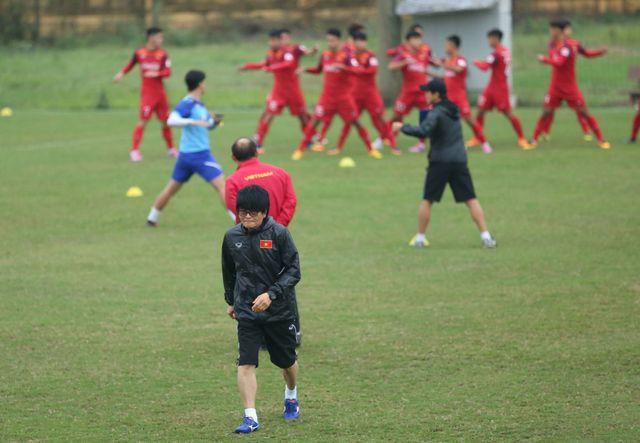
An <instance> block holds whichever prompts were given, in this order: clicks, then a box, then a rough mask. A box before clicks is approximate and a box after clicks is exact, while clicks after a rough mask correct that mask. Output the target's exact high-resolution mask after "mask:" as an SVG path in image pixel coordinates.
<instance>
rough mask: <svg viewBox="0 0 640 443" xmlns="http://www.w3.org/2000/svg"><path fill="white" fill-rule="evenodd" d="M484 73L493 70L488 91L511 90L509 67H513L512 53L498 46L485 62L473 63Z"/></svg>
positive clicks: (477, 61)
mask: <svg viewBox="0 0 640 443" xmlns="http://www.w3.org/2000/svg"><path fill="white" fill-rule="evenodd" d="M473 63H474V64H475V65H476V66H477V67H478V68H479V69H481V70H482V71H488V70H489V69H491V79H490V80H489V84H488V85H487V89H492V90H501V89H503V90H505V91H508V90H509V66H510V65H511V51H509V49H508V48H507V47H505V46H502V45H500V46H498V47H497V48H495V50H494V51H493V52H492V53H491V54H489V55H488V56H487V58H485V59H484V60H476V61H474V62H473Z"/></svg>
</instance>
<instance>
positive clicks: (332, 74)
mask: <svg viewBox="0 0 640 443" xmlns="http://www.w3.org/2000/svg"><path fill="white" fill-rule="evenodd" d="M336 65H337V66H336ZM351 66H352V59H351V58H350V57H349V55H348V54H347V52H346V51H344V50H342V49H339V50H338V51H336V52H333V51H330V50H324V51H322V54H321V55H320V60H319V61H318V65H317V66H315V67H313V68H307V69H306V71H307V72H310V73H312V74H319V73H323V74H324V80H323V83H322V92H321V93H320V101H321V102H332V101H340V100H341V99H342V98H343V97H344V96H345V95H348V94H349V93H350V91H351V77H352V75H351V74H350V73H349V70H348V69H347V68H349V67H351Z"/></svg>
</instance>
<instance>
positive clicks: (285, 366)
mask: <svg viewBox="0 0 640 443" xmlns="http://www.w3.org/2000/svg"><path fill="white" fill-rule="evenodd" d="M268 213H269V193H268V192H267V191H266V190H265V189H263V188H261V187H260V186H256V185H252V186H247V187H246V188H243V189H241V190H240V191H239V192H238V195H237V199H236V214H237V215H238V217H239V219H240V223H239V224H237V225H236V226H234V227H233V228H231V229H229V230H228V231H227V233H226V234H225V237H224V241H223V243H222V277H223V280H224V298H225V301H226V302H227V304H228V305H229V306H228V308H227V314H228V315H229V316H230V317H231V318H233V319H235V320H237V322H238V352H239V357H238V390H239V391H240V397H241V398H242V402H243V403H244V408H245V409H244V420H243V422H242V424H240V426H238V428H236V430H235V432H237V433H250V432H254V431H257V430H258V429H259V427H260V425H259V424H258V415H257V412H256V409H255V399H256V392H257V388H258V387H257V381H256V367H257V366H258V354H259V351H260V346H261V345H262V343H265V344H266V347H267V350H268V351H269V356H270V358H271V362H272V363H273V364H275V365H276V366H278V367H280V368H281V369H282V373H283V376H284V379H285V381H286V386H285V396H284V419H285V420H295V419H297V418H298V416H299V411H300V408H299V406H298V396H297V386H296V379H297V375H298V363H297V361H296V359H297V355H296V327H295V324H294V320H295V305H294V300H295V286H296V284H297V283H298V281H300V263H299V260H298V250H297V249H296V246H295V244H294V243H293V239H292V238H291V234H289V231H288V230H287V228H285V227H284V226H282V225H279V224H278V223H276V222H275V220H274V219H273V218H271V217H269V216H268Z"/></svg>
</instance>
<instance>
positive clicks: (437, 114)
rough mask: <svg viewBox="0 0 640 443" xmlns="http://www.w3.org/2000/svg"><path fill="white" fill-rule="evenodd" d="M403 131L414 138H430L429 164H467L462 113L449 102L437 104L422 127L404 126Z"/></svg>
mask: <svg viewBox="0 0 640 443" xmlns="http://www.w3.org/2000/svg"><path fill="white" fill-rule="evenodd" d="M401 131H402V132H403V133H404V134H407V135H410V136H412V137H418V138H429V140H430V141H431V148H430V149H429V156H428V157H429V162H438V163H467V150H466V148H465V147H464V140H463V138H462V126H461V124H460V111H459V109H458V107H457V106H456V105H455V104H454V103H452V102H450V101H449V100H446V99H445V100H442V101H441V102H440V103H437V104H436V105H435V106H434V107H433V109H432V110H431V111H429V115H428V116H427V118H425V119H424V120H423V121H422V122H421V123H420V126H413V125H403V126H402V129H401Z"/></svg>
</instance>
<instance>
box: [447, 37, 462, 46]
mask: <svg viewBox="0 0 640 443" xmlns="http://www.w3.org/2000/svg"><path fill="white" fill-rule="evenodd" d="M447 40H448V41H450V42H451V43H453V44H454V45H456V48H459V47H460V44H461V43H462V40H460V37H459V36H457V35H455V34H454V35H450V36H449V37H447Z"/></svg>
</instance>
